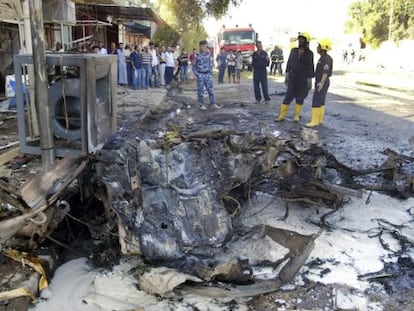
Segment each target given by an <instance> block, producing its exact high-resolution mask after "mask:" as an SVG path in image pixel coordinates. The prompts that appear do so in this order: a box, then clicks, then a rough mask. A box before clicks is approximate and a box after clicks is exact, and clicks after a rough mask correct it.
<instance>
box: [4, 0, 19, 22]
mask: <svg viewBox="0 0 414 311" xmlns="http://www.w3.org/2000/svg"><path fill="white" fill-rule="evenodd" d="M21 21H23V11H22V6H21V4H20V1H19V0H0V22H6V23H15V24H17V23H19V22H21Z"/></svg>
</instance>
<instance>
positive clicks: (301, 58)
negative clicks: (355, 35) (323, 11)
mask: <svg viewBox="0 0 414 311" xmlns="http://www.w3.org/2000/svg"><path fill="white" fill-rule="evenodd" d="M309 41H310V35H309V34H308V33H307V32H301V33H299V35H298V47H296V48H293V49H292V50H291V51H290V54H289V59H288V62H287V65H286V72H285V84H286V85H287V93H286V96H285V98H284V100H283V103H282V105H281V106H280V112H279V116H278V117H277V119H276V122H280V121H283V120H284V119H285V117H286V114H287V112H288V110H289V104H290V102H291V101H292V100H293V99H294V98H295V99H296V104H295V112H294V115H293V121H295V122H299V117H300V112H301V111H302V107H303V102H304V100H305V98H306V96H308V93H309V89H310V88H312V77H313V76H314V66H313V52H312V51H311V50H310V49H309Z"/></svg>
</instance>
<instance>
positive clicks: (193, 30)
mask: <svg viewBox="0 0 414 311" xmlns="http://www.w3.org/2000/svg"><path fill="white" fill-rule="evenodd" d="M207 36H208V34H207V32H206V31H205V29H204V27H203V26H198V25H195V26H192V27H190V28H188V29H187V30H186V31H184V32H183V33H182V36H181V47H183V48H185V49H186V50H187V51H188V52H191V51H192V50H193V48H197V49H198V42H200V40H204V39H206V38H207Z"/></svg>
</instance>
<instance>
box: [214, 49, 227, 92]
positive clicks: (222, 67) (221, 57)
mask: <svg viewBox="0 0 414 311" xmlns="http://www.w3.org/2000/svg"><path fill="white" fill-rule="evenodd" d="M216 62H217V66H218V70H219V73H218V83H219V84H221V83H224V73H225V72H226V67H227V53H226V51H225V50H224V48H221V49H220V53H219V54H217V57H216Z"/></svg>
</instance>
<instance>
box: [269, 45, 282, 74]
mask: <svg viewBox="0 0 414 311" xmlns="http://www.w3.org/2000/svg"><path fill="white" fill-rule="evenodd" d="M270 59H271V60H272V64H271V65H270V74H272V75H276V72H277V73H278V74H279V75H280V76H281V75H283V73H282V64H283V62H284V59H283V50H282V49H281V48H280V47H278V46H277V45H275V48H274V49H273V51H272V52H270Z"/></svg>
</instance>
